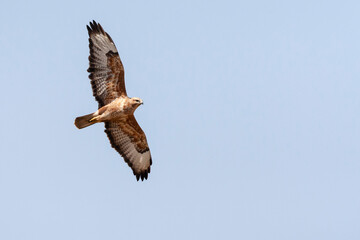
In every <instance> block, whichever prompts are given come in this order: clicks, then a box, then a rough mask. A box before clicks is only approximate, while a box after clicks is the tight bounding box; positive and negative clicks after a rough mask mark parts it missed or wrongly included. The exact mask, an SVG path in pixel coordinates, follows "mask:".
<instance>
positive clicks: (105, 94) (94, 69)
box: [86, 21, 126, 108]
mask: <svg viewBox="0 0 360 240" xmlns="http://www.w3.org/2000/svg"><path fill="white" fill-rule="evenodd" d="M86 27H87V30H88V32H89V43H90V44H89V48H90V56H89V62H90V66H89V69H88V72H89V73H90V75H89V78H90V79H91V85H92V89H93V95H94V97H95V99H96V100H97V101H98V102H99V108H100V107H102V106H105V105H106V104H108V103H110V102H112V101H113V100H114V99H115V98H118V97H120V96H126V89H125V81H124V66H123V65H122V62H121V60H120V57H119V53H118V52H117V50H116V47H115V44H114V42H113V41H112V39H111V37H110V36H109V34H107V33H106V32H105V31H104V29H103V28H102V27H101V25H100V24H98V23H96V22H95V21H93V22H90V27H89V26H86Z"/></svg>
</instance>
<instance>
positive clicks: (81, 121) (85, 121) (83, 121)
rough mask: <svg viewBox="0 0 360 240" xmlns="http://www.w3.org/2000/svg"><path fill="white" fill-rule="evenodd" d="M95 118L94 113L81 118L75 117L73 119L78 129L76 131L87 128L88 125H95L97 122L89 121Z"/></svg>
mask: <svg viewBox="0 0 360 240" xmlns="http://www.w3.org/2000/svg"><path fill="white" fill-rule="evenodd" d="M93 117H95V114H94V113H90V114H88V115H84V116H81V117H77V118H76V119H75V126H76V127H77V128H78V129H82V128H85V127H88V126H90V125H93V124H94V123H97V121H91V122H90V120H91V119H92V118H93Z"/></svg>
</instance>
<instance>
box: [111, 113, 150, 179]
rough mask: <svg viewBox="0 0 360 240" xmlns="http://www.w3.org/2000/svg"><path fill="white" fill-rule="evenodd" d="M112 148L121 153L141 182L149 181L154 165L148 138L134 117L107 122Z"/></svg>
mask: <svg viewBox="0 0 360 240" xmlns="http://www.w3.org/2000/svg"><path fill="white" fill-rule="evenodd" d="M105 128H106V130H105V132H106V134H107V136H108V138H109V140H110V143H111V146H112V147H113V148H115V149H116V151H118V152H119V153H120V155H121V156H122V157H123V158H124V160H125V162H127V164H128V165H129V167H131V169H132V170H133V173H134V175H135V176H136V179H137V180H138V181H139V179H140V178H141V180H144V178H145V179H147V177H148V174H149V173H150V166H151V164H152V160H151V154H150V150H149V146H148V144H147V141H146V136H145V133H144V132H143V130H142V129H141V127H140V126H139V124H138V123H137V121H136V119H135V117H134V115H131V116H128V117H126V118H122V119H118V120H117V121H111V122H105Z"/></svg>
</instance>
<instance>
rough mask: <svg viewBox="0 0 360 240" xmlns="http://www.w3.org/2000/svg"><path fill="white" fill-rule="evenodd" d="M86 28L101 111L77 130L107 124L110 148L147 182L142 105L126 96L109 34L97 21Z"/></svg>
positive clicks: (148, 157)
mask: <svg viewBox="0 0 360 240" xmlns="http://www.w3.org/2000/svg"><path fill="white" fill-rule="evenodd" d="M86 27H87V30H88V33H89V48H90V56H89V62H90V63H89V64H90V66H89V69H88V70H87V71H88V72H89V73H90V75H89V78H90V80H91V81H90V82H91V86H92V90H93V95H94V97H95V99H96V101H97V102H98V103H99V109H98V110H97V111H96V112H94V113H90V114H88V115H84V116H81V117H77V118H76V119H75V126H76V127H77V128H79V129H82V128H85V127H88V126H90V125H93V124H95V123H99V122H104V123H105V133H106V134H107V136H108V138H109V140H110V143H111V146H112V147H113V148H115V149H116V151H118V152H119V153H120V155H121V156H122V157H123V158H124V160H125V162H126V163H127V164H128V165H129V167H131V169H132V170H133V173H134V175H135V176H136V179H137V180H138V181H139V179H141V180H144V179H147V178H148V174H149V173H150V166H151V164H152V159H151V154H150V150H149V146H148V143H147V140H146V136H145V133H144V132H143V130H142V129H141V127H140V126H139V124H138V123H137V121H136V119H135V117H134V111H135V110H136V109H137V108H138V107H139V106H140V105H141V104H143V101H142V100H141V99H140V98H137V97H133V98H130V97H128V96H127V94H126V89H125V80H124V66H123V64H122V62H121V60H120V57H119V53H118V51H117V50H116V47H115V44H114V42H113V40H112V39H111V37H110V36H109V34H107V33H106V32H105V31H104V29H103V28H102V27H101V25H100V24H98V23H96V22H95V21H93V22H90V26H86Z"/></svg>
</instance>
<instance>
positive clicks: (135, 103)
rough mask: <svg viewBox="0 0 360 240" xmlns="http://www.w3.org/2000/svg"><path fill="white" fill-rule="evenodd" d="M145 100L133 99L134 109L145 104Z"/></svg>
mask: <svg viewBox="0 0 360 240" xmlns="http://www.w3.org/2000/svg"><path fill="white" fill-rule="evenodd" d="M143 103H144V102H143V100H142V99H140V98H137V97H133V98H131V104H132V105H133V106H134V107H138V106H140V105H141V104H143Z"/></svg>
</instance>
